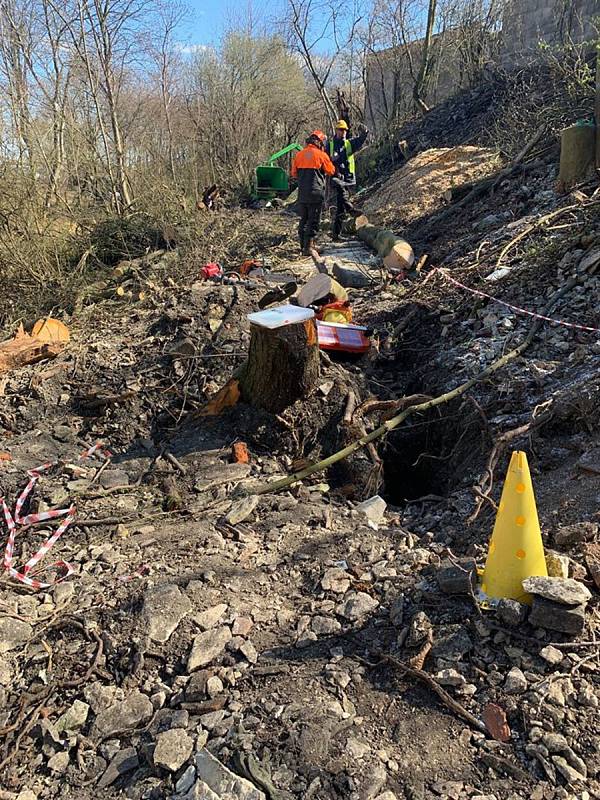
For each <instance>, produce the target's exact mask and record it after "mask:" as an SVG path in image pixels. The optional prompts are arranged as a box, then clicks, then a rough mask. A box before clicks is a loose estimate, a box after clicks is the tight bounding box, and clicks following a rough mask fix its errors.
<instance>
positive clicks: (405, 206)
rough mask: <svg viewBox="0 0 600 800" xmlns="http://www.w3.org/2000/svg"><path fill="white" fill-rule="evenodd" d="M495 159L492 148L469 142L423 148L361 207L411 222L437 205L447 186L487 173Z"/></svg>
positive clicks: (496, 161) (396, 219)
mask: <svg viewBox="0 0 600 800" xmlns="http://www.w3.org/2000/svg"><path fill="white" fill-rule="evenodd" d="M498 161H499V158H498V154H497V153H496V152H495V151H494V150H491V149H489V148H483V147H474V146H471V145H461V146H458V147H441V148H434V149H431V150H425V151H424V152H422V153H419V154H418V155H416V156H414V158H411V159H410V161H408V162H407V163H406V164H404V166H402V167H400V169H398V170H396V172H394V174H393V175H392V176H391V178H389V179H388V180H387V181H386V182H385V183H384V184H383V186H382V187H381V188H380V189H379V190H378V191H377V192H375V193H374V194H373V195H371V196H370V197H369V198H368V200H365V202H364V203H363V209H364V211H365V213H366V214H369V213H373V212H376V213H377V215H378V217H379V218H380V219H391V218H393V219H394V220H395V221H396V222H403V223H410V222H413V221H414V220H415V219H418V218H419V217H422V216H424V215H425V214H428V213H430V212H431V211H432V210H433V209H434V208H436V207H438V206H439V205H440V204H441V202H442V196H443V193H444V192H445V191H446V189H450V188H451V187H454V186H460V185H462V184H463V183H467V182H469V181H476V180H478V179H479V178H483V177H485V176H486V175H489V174H490V173H491V172H493V171H494V170H495V169H497V168H498Z"/></svg>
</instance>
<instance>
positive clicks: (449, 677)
mask: <svg viewBox="0 0 600 800" xmlns="http://www.w3.org/2000/svg"><path fill="white" fill-rule="evenodd" d="M435 678H436V680H437V682H438V683H439V684H441V685H442V686H454V687H458V686H464V685H465V683H466V682H467V680H466V678H465V676H464V675H461V674H460V672H458V670H456V669H442V670H440V671H439V672H438V673H437V675H436V676H435Z"/></svg>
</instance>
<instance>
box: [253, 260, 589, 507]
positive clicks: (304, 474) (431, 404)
mask: <svg viewBox="0 0 600 800" xmlns="http://www.w3.org/2000/svg"><path fill="white" fill-rule="evenodd" d="M586 277H587V272H583V273H581V274H579V275H576V276H573V277H571V278H569V280H568V281H567V282H566V283H565V284H564V285H563V286H562V287H561V288H560V289H558V290H557V291H556V292H554V294H553V295H552V297H551V298H550V300H549V302H548V303H547V305H546V306H545V308H544V311H543V313H544V315H546V314H548V313H549V312H550V311H551V309H552V307H553V306H554V304H555V303H556V301H557V300H559V299H560V298H561V297H562V296H563V295H564V294H566V293H567V292H569V291H570V290H571V289H572V288H573V287H574V286H576V285H577V284H578V283H580V282H581V281H582V280H584V279H585V278H586ZM542 324H543V320H541V319H535V320H534V322H533V323H532V325H531V327H530V329H529V332H528V334H527V336H526V337H525V339H524V340H523V341H522V342H521V344H520V345H518V347H515V348H514V349H513V350H510V351H509V352H508V353H506V354H505V355H503V356H502V357H501V358H499V359H497V360H496V361H494V362H493V363H492V364H490V365H489V366H488V367H486V368H485V369H484V370H482V371H481V372H480V373H478V374H477V375H475V377H474V378H471V379H470V380H468V381H465V383H461V384H460V386H457V387H456V388H455V389H452V390H451V391H449V392H445V393H444V394H442V395H439V396H438V397H434V398H433V399H432V400H428V401H427V402H425V403H417V404H416V405H413V406H409V407H408V408H406V409H404V410H403V411H402V412H401V413H400V414H397V415H396V416H395V417H393V418H392V419H390V420H387V421H386V422H384V423H383V424H382V425H380V426H379V427H378V428H375V430H374V431H371V433H369V434H367V435H366V436H361V437H360V439H357V440H356V441H354V442H352V443H351V444H349V445H348V446H347V447H344V448H343V449H342V450H338V452H337V453H334V454H333V455H331V456H329V457H328V458H325V459H323V460H322V461H319V462H318V463H317V464H313V465H311V466H310V467H307V468H306V469H303V470H301V471H300V472H296V473H294V474H293V475H289V476H288V477H286V478H281V479H280V480H278V481H274V482H273V483H269V484H266V485H265V486H258V487H251V488H250V489H248V490H246V491H247V493H250V494H267V493H272V492H278V491H280V490H281V489H285V488H287V487H288V486H291V485H292V484H293V483H297V482H298V481H301V480H304V478H308V477H309V475H313V474H314V473H315V472H322V471H323V470H325V469H327V468H328V467H331V466H332V465H333V464H336V463H337V462H338V461H341V460H342V459H344V458H347V457H348V456H349V455H352V453H355V452H356V451H357V450H360V448H362V447H364V446H365V445H367V444H369V443H370V442H373V441H375V440H376V439H379V438H380V437H382V436H386V435H387V434H388V433H390V431H393V430H395V429H396V428H397V427H398V426H399V425H401V424H402V423H403V422H404V420H405V419H407V418H408V417H409V416H410V415H411V414H414V413H415V412H420V411H429V409H431V408H435V407H436V406H439V405H443V404H444V403H448V402H449V401H450V400H455V399H456V398H457V397H461V396H462V395H463V394H465V392H468V391H469V389H472V388H473V386H476V385H477V384H478V383H481V381H483V380H485V379H486V378H488V377H489V376H490V375H493V374H494V373H495V372H498V370H500V369H502V368H503V367H505V366H506V365H507V364H509V363H510V362H511V361H513V360H514V359H515V358H518V356H520V355H521V354H522V353H523V352H525V350H527V348H528V347H529V345H530V344H531V343H532V342H533V340H534V338H535V335H536V334H537V332H538V330H539V329H540V328H541V326H542Z"/></svg>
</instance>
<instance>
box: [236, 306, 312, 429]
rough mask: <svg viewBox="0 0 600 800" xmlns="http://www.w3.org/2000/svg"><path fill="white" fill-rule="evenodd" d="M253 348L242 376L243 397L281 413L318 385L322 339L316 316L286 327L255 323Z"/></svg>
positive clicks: (259, 405) (273, 411)
mask: <svg viewBox="0 0 600 800" xmlns="http://www.w3.org/2000/svg"><path fill="white" fill-rule="evenodd" d="M250 332H251V335H250V349H249V352H248V361H247V362H246V364H245V366H244V368H243V371H242V373H241V376H240V378H239V383H240V390H241V395H242V400H244V402H246V403H250V404H251V405H253V406H256V407H257V408H264V409H265V411H270V412H271V413H273V414H279V413H280V412H281V411H283V410H284V409H285V408H287V407H288V406H290V405H291V404H292V403H295V402H296V400H299V399H300V398H301V397H306V396H307V395H309V394H310V393H311V391H313V390H314V389H315V387H316V384H317V380H318V378H319V342H318V338H317V326H316V323H315V321H314V319H309V320H306V321H305V322H300V323H297V324H296V325H286V326H284V327H282V328H273V329H269V328H261V327H259V326H258V325H252V326H251V329H250Z"/></svg>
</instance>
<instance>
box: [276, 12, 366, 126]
mask: <svg viewBox="0 0 600 800" xmlns="http://www.w3.org/2000/svg"><path fill="white" fill-rule="evenodd" d="M362 19H363V13H362V11H361V5H360V0H354V2H353V3H352V4H347V5H346V4H343V3H341V4H340V3H337V2H335V0H326V2H322V0H287V18H286V23H285V24H286V28H287V30H288V34H289V43H290V45H291V47H292V48H293V49H294V50H295V51H296V52H297V53H299V55H300V56H301V58H302V60H303V62H304V65H305V67H306V70H307V72H308V74H309V75H310V77H311V79H312V81H313V82H314V85H315V87H316V89H317V92H318V94H319V97H320V98H321V101H322V103H323V109H324V111H325V115H326V118H327V120H328V122H329V125H330V127H333V126H334V125H335V120H336V116H337V114H336V108H335V105H334V103H333V101H332V100H331V97H330V95H329V83H330V78H331V76H332V74H333V73H334V68H335V66H336V63H337V61H338V58H339V56H340V54H341V53H343V52H345V51H346V50H348V49H349V48H351V47H352V45H353V42H354V37H355V33H356V31H357V28H358V26H359V25H360V22H361V21H362Z"/></svg>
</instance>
